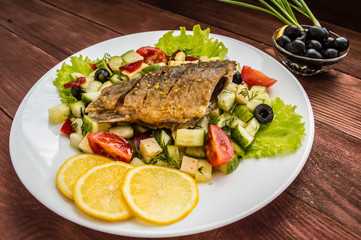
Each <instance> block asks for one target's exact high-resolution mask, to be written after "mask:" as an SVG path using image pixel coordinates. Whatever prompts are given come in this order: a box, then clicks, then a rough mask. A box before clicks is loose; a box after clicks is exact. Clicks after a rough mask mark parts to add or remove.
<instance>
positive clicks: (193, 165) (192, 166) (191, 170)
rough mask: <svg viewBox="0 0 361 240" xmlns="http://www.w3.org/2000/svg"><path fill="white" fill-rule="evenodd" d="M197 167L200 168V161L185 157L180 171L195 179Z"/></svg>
mask: <svg viewBox="0 0 361 240" xmlns="http://www.w3.org/2000/svg"><path fill="white" fill-rule="evenodd" d="M197 166H198V159H196V158H191V157H188V156H183V158H182V165H181V168H180V170H181V171H183V172H186V173H188V174H189V175H191V176H192V177H194V176H195V174H196V171H197V169H198V168H197Z"/></svg>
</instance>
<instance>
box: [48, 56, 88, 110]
mask: <svg viewBox="0 0 361 240" xmlns="http://www.w3.org/2000/svg"><path fill="white" fill-rule="evenodd" d="M88 63H94V61H92V60H90V59H89V58H88V57H85V58H84V57H83V56H82V55H80V56H79V57H78V56H73V57H70V64H67V63H63V65H62V66H61V68H60V69H58V70H57V71H56V72H57V74H56V78H55V80H54V81H53V84H54V85H55V86H56V88H57V89H58V92H59V94H60V97H61V101H62V102H63V103H66V104H69V103H72V102H76V101H78V100H77V99H76V98H75V97H74V96H73V95H72V94H71V92H70V91H71V88H64V86H63V85H64V84H65V83H67V82H70V81H73V78H72V76H71V73H74V72H78V73H81V74H83V75H84V76H88V75H89V74H90V73H91V72H92V71H93V70H92V68H91V67H90V65H89V64H88Z"/></svg>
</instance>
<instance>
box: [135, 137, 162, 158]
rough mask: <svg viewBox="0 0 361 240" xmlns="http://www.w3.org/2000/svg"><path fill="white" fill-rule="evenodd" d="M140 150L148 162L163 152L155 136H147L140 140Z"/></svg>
mask: <svg viewBox="0 0 361 240" xmlns="http://www.w3.org/2000/svg"><path fill="white" fill-rule="evenodd" d="M139 152H140V155H141V156H142V158H143V159H144V161H145V162H146V163H149V162H150V160H151V159H152V158H153V157H155V156H157V155H158V154H159V153H161V152H162V148H161V147H160V146H159V144H158V142H157V141H156V140H155V138H146V139H143V140H141V141H140V146H139Z"/></svg>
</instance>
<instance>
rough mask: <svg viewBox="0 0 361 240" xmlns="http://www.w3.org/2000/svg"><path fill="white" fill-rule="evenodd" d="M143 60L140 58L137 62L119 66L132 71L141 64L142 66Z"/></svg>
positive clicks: (121, 68)
mask: <svg viewBox="0 0 361 240" xmlns="http://www.w3.org/2000/svg"><path fill="white" fill-rule="evenodd" d="M142 63H143V60H139V61H136V62H132V63H128V64H127V65H124V66H121V67H119V69H120V70H125V71H128V72H130V73H132V72H134V71H136V70H137V69H138V68H140V66H142Z"/></svg>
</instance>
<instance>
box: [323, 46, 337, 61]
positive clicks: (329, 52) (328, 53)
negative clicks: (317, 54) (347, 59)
mask: <svg viewBox="0 0 361 240" xmlns="http://www.w3.org/2000/svg"><path fill="white" fill-rule="evenodd" d="M322 56H323V58H328V59H329V58H336V57H338V56H340V52H339V51H337V50H336V49H334V48H328V49H326V50H324V51H323V52H322Z"/></svg>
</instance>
